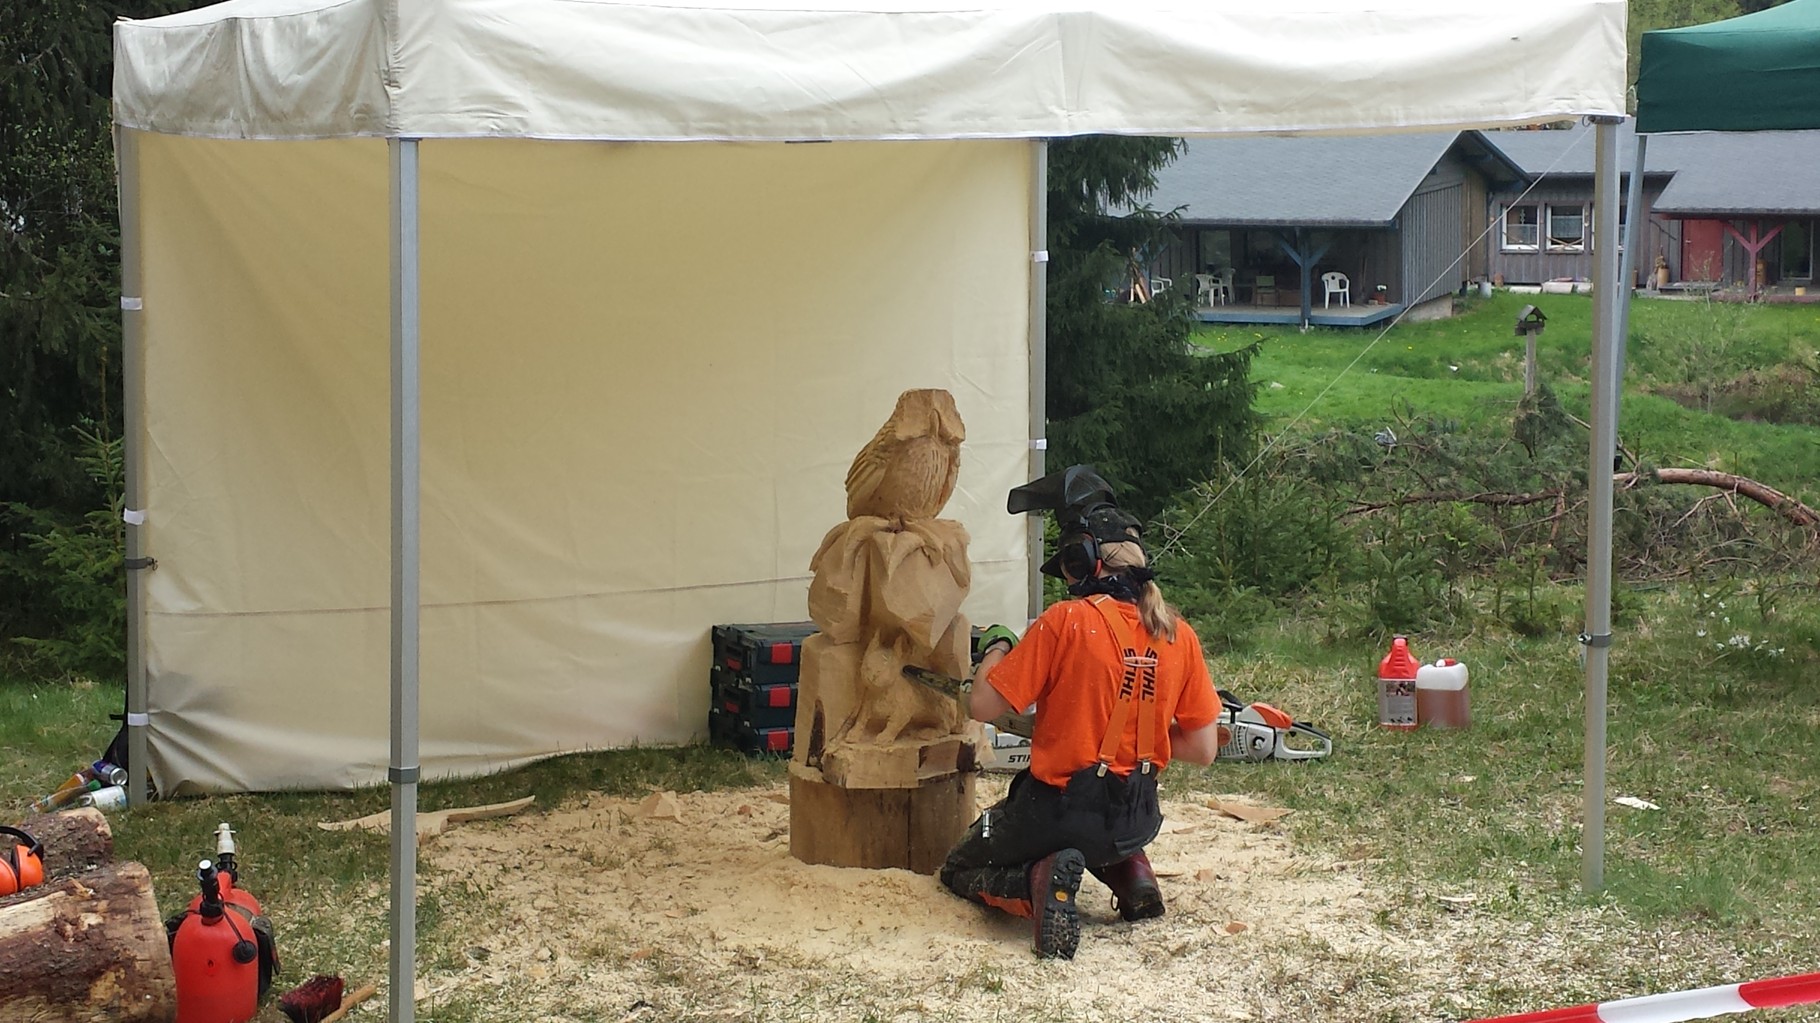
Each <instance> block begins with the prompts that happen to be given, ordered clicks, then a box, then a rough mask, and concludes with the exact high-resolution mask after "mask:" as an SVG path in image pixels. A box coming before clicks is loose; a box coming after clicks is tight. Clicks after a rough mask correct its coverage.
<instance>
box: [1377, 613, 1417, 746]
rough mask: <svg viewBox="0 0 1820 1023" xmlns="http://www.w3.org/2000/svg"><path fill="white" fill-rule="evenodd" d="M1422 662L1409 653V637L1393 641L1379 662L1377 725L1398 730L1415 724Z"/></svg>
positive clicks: (1407, 729)
mask: <svg viewBox="0 0 1820 1023" xmlns="http://www.w3.org/2000/svg"><path fill="white" fill-rule="evenodd" d="M1420 668H1421V665H1419V664H1417V663H1416V658H1415V655H1414V654H1411V653H1410V652H1409V640H1407V639H1405V638H1403V637H1402V636H1398V637H1396V638H1395V639H1393V640H1391V641H1390V652H1389V653H1387V654H1385V655H1384V659H1383V660H1382V661H1379V662H1378V724H1379V725H1381V726H1383V727H1385V728H1395V729H1397V730H1399V731H1411V730H1413V729H1414V728H1415V727H1416V672H1417V670H1419V669H1420Z"/></svg>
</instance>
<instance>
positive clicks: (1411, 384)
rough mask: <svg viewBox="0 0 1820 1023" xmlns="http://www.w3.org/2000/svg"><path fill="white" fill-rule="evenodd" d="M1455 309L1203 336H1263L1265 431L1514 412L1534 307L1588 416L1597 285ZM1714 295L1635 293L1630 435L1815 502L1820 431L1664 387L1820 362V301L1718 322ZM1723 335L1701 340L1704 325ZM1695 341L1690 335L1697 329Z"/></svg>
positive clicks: (1221, 344)
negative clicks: (1680, 297) (1701, 298)
mask: <svg viewBox="0 0 1820 1023" xmlns="http://www.w3.org/2000/svg"><path fill="white" fill-rule="evenodd" d="M1459 301H1462V302H1463V303H1464V312H1463V313H1462V314H1461V315H1458V316H1455V317H1453V318H1452V319H1447V320H1434V321H1429V322H1426V323H1412V324H1407V325H1403V326H1398V327H1396V328H1394V329H1393V330H1391V331H1390V332H1388V333H1384V334H1382V335H1380V333H1379V332H1378V331H1376V330H1369V329H1368V330H1342V329H1335V328H1317V329H1314V330H1310V331H1309V332H1308V333H1307V334H1301V333H1298V332H1296V331H1293V330H1265V329H1258V328H1252V327H1247V326H1231V327H1225V326H1220V325H1211V324H1210V325H1205V326H1203V327H1202V328H1201V329H1200V330H1199V331H1198V332H1197V334H1196V335H1195V339H1196V341H1197V342H1198V343H1200V344H1201V345H1203V346H1205V347H1207V348H1210V349H1214V350H1224V349H1230V348H1236V347H1239V346H1241V345H1245V344H1251V343H1254V342H1256V343H1258V344H1259V351H1258V355H1257V357H1256V358H1255V360H1254V362H1253V366H1252V368H1253V379H1255V380H1256V381H1257V382H1258V385H1259V391H1258V408H1259V410H1260V411H1261V412H1263V413H1264V415H1265V416H1266V417H1267V419H1268V421H1269V423H1270V424H1271V425H1270V426H1269V427H1267V428H1268V429H1283V428H1287V427H1289V426H1290V424H1292V423H1293V424H1295V427H1296V428H1297V429H1302V428H1319V427H1324V426H1341V425H1370V426H1371V427H1372V429H1373V430H1375V429H1377V427H1379V426H1383V425H1388V424H1394V423H1395V422H1396V421H1397V420H1398V419H1399V418H1406V417H1413V418H1435V419H1443V420H1452V421H1456V422H1458V423H1460V424H1461V425H1463V426H1467V427H1471V426H1476V425H1485V424H1488V423H1503V422H1507V421H1508V420H1509V419H1510V416H1511V412H1512V411H1513V410H1514V409H1515V407H1516V405H1517V402H1518V401H1519V400H1520V399H1521V398H1522V395H1523V351H1524V346H1523V339H1522V338H1519V337H1516V336H1514V332H1513V330H1512V326H1513V324H1514V323H1515V321H1516V318H1517V314H1518V312H1519V311H1520V310H1521V309H1522V308H1523V306H1524V305H1528V304H1534V305H1536V306H1538V307H1539V308H1541V309H1542V310H1543V311H1544V313H1546V315H1547V316H1548V327H1547V329H1546V330H1545V331H1544V332H1543V334H1542V335H1541V338H1540V341H1539V342H1538V345H1537V369H1538V375H1539V377H1540V379H1541V380H1543V381H1544V382H1546V383H1547V384H1548V385H1549V386H1551V387H1553V388H1554V389H1555V391H1556V393H1557V394H1559V395H1560V397H1561V401H1562V404H1563V405H1564V406H1565V407H1566V408H1567V410H1568V411H1569V412H1571V413H1573V414H1574V415H1577V416H1579V417H1580V418H1581V419H1586V418H1587V416H1588V415H1589V414H1590V411H1591V409H1590V402H1589V399H1588V375H1589V373H1590V365H1589V363H1590V359H1591V353H1592V314H1593V300H1592V298H1591V297H1590V296H1586V295H1513V294H1510V293H1508V292H1498V293H1496V294H1494V295H1493V297H1491V298H1489V299H1478V298H1471V299H1462V300H1459ZM1702 307H1703V303H1692V302H1680V301H1654V300H1649V301H1646V300H1641V299H1640V300H1638V301H1637V302H1635V303H1634V304H1633V307H1632V308H1633V312H1632V317H1633V319H1632V323H1631V337H1632V344H1631V347H1630V352H1629V355H1628V368H1627V373H1626V380H1625V383H1626V388H1625V396H1624V401H1623V403H1622V405H1621V407H1620V410H1619V422H1618V429H1619V436H1620V439H1621V441H1622V442H1623V444H1624V445H1625V447H1626V448H1627V449H1629V450H1631V451H1633V452H1635V453H1636V454H1637V455H1638V456H1639V457H1640V458H1642V459H1644V460H1645V461H1648V462H1650V463H1652V464H1656V465H1664V466H1699V467H1706V468H1713V469H1722V470H1725V471H1728V472H1736V473H1740V474H1742V475H1745V476H1750V477H1752V478H1755V479H1759V480H1762V481H1763V482H1765V483H1769V484H1770V485H1772V486H1775V487H1777V488H1778V489H1781V490H1783V491H1784V492H1786V493H1791V494H1796V495H1799V496H1801V497H1802V498H1803V499H1804V500H1806V501H1808V502H1809V503H1812V502H1814V501H1815V500H1816V499H1820V482H1817V481H1820V429H1816V428H1813V427H1807V426H1790V425H1775V424H1770V423H1762V422H1741V421H1738V420H1735V419H1732V418H1727V417H1725V416H1722V415H1714V414H1710V413H1707V412H1704V411H1700V410H1696V409H1691V408H1685V407H1683V406H1682V405H1680V404H1677V403H1676V402H1675V401H1673V400H1670V399H1669V398H1667V397H1663V396H1661V394H1659V393H1657V392H1662V391H1670V390H1673V389H1675V388H1678V387H1685V386H1687V378H1688V377H1689V376H1690V375H1691V376H1694V377H1696V378H1697V377H1698V376H1700V375H1702V374H1713V375H1720V376H1732V375H1735V374H1739V373H1743V372H1746V371H1748V370H1750V369H1752V368H1756V367H1762V366H1771V365H1776V364H1780V363H1797V364H1802V363H1804V364H1806V365H1808V366H1811V367H1820V307H1815V306H1757V307H1747V308H1737V307H1733V308H1730V309H1724V310H1721V312H1720V314H1719V315H1720V317H1721V318H1722V319H1723V320H1724V322H1723V323H1721V324H1719V325H1718V326H1712V325H1711V324H1705V323H1703V322H1702V311H1703V309H1702ZM1703 326H1704V327H1706V328H1708V330H1707V332H1708V333H1709V334H1713V335H1723V336H1722V337H1715V338H1714V339H1711V340H1710V343H1707V344H1705V345H1704V347H1702V345H1701V343H1700V341H1701V338H1700V336H1699V335H1700V330H1701V328H1702V327H1703ZM1690 337H1691V338H1692V340H1689V338H1690Z"/></svg>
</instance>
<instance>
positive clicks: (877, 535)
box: [790, 390, 981, 874]
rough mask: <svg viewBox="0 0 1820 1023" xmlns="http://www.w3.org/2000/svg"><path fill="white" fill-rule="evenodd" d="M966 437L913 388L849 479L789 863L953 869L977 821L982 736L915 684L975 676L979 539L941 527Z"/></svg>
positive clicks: (946, 408)
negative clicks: (911, 671)
mask: <svg viewBox="0 0 1820 1023" xmlns="http://www.w3.org/2000/svg"><path fill="white" fill-rule="evenodd" d="M964 436H965V430H964V428H963V427H962V424H961V422H960V417H959V416H958V415H957V414H955V412H954V399H953V398H952V397H951V396H950V395H948V394H947V392H945V391H935V390H920V391H906V392H904V394H903V395H902V396H900V397H899V399H898V405H897V409H896V410H895V411H894V412H893V413H892V416H891V418H890V419H889V420H887V421H886V423H885V426H884V427H883V428H882V429H881V430H880V431H879V433H878V436H876V437H874V438H873V439H872V442H871V443H870V444H868V445H867V446H866V447H865V448H863V449H861V451H860V453H859V455H858V457H856V458H855V459H854V463H853V468H852V469H850V470H849V471H848V473H847V519H846V521H844V522H841V523H839V524H838V525H836V526H835V527H834V528H833V529H831V530H829V531H828V534H827V536H825V537H824V538H823V539H822V545H821V549H820V550H818V551H816V553H815V557H814V559H813V560H811V561H810V563H809V568H810V571H811V572H813V573H814V578H813V580H812V581H811V582H810V584H809V617H811V618H813V619H815V624H816V625H817V626H819V627H820V629H821V631H820V632H818V633H816V634H815V635H813V636H811V637H809V638H808V639H807V640H806V641H804V643H803V655H802V674H801V679H800V681H799V683H798V686H797V700H796V733H795V734H796V742H795V749H794V752H793V755H792V759H791V763H790V854H791V855H792V856H795V857H796V858H797V859H799V860H802V861H803V862H805V863H821V864H829V865H832V866H838V867H871V868H884V867H900V868H904V869H908V870H914V871H916V872H917V873H920V874H933V873H935V872H936V871H937V870H939V869H940V868H941V865H942V861H943V860H944V859H946V857H947V854H948V850H949V849H950V848H952V847H953V846H954V844H955V842H957V841H959V840H960V837H961V835H962V834H963V833H965V831H966V830H967V828H968V826H970V825H971V824H972V822H973V818H974V816H975V810H976V809H977V807H976V804H975V803H974V792H973V783H974V774H975V771H976V766H975V757H976V754H975V750H976V749H977V748H978V743H979V740H980V734H981V733H980V728H979V726H978V725H977V724H975V723H974V722H973V721H971V720H968V719H967V717H966V716H965V715H964V714H962V713H961V710H960V707H959V706H958V705H957V704H956V703H955V701H954V700H953V699H951V698H949V697H948V696H945V695H943V694H941V693H938V692H935V691H934V690H930V689H925V688H923V687H922V686H919V685H917V684H916V683H914V682H911V681H909V680H908V679H906V678H905V677H904V673H903V669H904V668H906V667H909V666H916V667H920V668H927V669H931V670H933V671H937V672H940V673H942V674H944V675H949V676H955V677H959V676H963V675H965V674H966V673H967V672H968V670H969V669H970V667H971V658H970V656H969V655H970V647H971V642H972V637H971V632H970V630H969V628H968V625H967V619H966V616H964V615H962V614H961V611H960V607H961V603H962V601H964V600H965V599H966V597H967V588H968V585H969V583H970V581H971V579H972V568H971V566H970V565H969V564H968V561H967V530H966V528H965V527H963V526H962V525H961V524H960V523H959V522H954V521H950V520H947V519H939V518H936V517H935V516H936V514H937V513H938V512H939V511H940V510H941V507H942V505H943V504H945V503H946V502H947V500H948V497H949V495H950V494H952V493H953V489H954V480H955V473H956V472H957V462H956V459H957V458H958V451H959V443H960V441H961V439H962V438H963V437H964Z"/></svg>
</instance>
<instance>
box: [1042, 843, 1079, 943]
mask: <svg viewBox="0 0 1820 1023" xmlns="http://www.w3.org/2000/svg"><path fill="white" fill-rule="evenodd" d="M1086 866H1087V861H1086V859H1085V858H1084V857H1083V856H1081V854H1080V851H1079V850H1077V849H1063V850H1062V851H1061V852H1058V853H1051V854H1050V855H1048V856H1045V857H1043V858H1042V859H1040V860H1037V861H1036V863H1034V864H1032V865H1031V867H1030V903H1031V916H1032V917H1033V918H1034V919H1035V921H1036V928H1035V933H1034V934H1033V936H1032V937H1033V940H1034V942H1035V944H1036V954H1037V955H1039V956H1042V957H1043V958H1044V959H1073V958H1074V950H1075V948H1077V947H1078V946H1079V945H1080V943H1081V914H1080V910H1079V909H1077V908H1076V907H1075V904H1074V902H1075V896H1076V895H1078V894H1079V893H1080V890H1081V873H1082V871H1084V870H1085V869H1086Z"/></svg>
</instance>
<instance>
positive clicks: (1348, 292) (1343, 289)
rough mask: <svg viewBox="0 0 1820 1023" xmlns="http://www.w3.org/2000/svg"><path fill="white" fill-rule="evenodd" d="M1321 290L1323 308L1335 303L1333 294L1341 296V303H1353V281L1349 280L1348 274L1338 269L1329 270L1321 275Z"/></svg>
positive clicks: (1347, 304)
mask: <svg viewBox="0 0 1820 1023" xmlns="http://www.w3.org/2000/svg"><path fill="white" fill-rule="evenodd" d="M1321 290H1322V292H1323V294H1322V296H1321V308H1323V309H1326V308H1328V307H1330V306H1332V305H1333V296H1335V295H1338V296H1340V304H1341V305H1343V306H1350V305H1352V282H1351V281H1349V280H1347V279H1346V275H1345V274H1343V273H1341V272H1339V271H1338V270H1329V271H1327V272H1326V273H1324V274H1322V275H1321Z"/></svg>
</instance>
